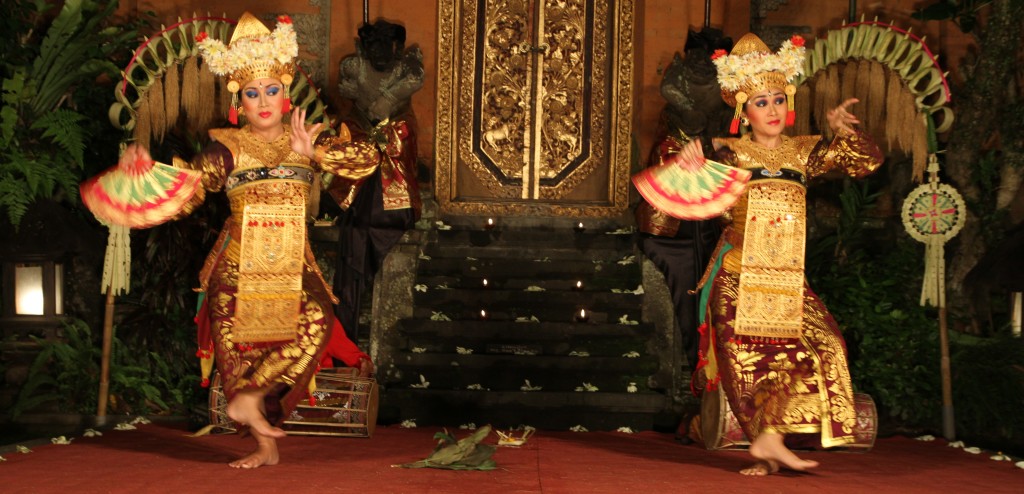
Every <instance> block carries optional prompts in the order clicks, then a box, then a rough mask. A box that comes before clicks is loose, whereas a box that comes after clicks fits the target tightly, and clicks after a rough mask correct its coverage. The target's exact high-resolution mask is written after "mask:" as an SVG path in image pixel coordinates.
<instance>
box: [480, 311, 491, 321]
mask: <svg viewBox="0 0 1024 494" xmlns="http://www.w3.org/2000/svg"><path fill="white" fill-rule="evenodd" d="M490 317H491V316H489V315H488V314H487V311H486V310H483V309H480V320H481V321H486V320H487V319H489V318H490Z"/></svg>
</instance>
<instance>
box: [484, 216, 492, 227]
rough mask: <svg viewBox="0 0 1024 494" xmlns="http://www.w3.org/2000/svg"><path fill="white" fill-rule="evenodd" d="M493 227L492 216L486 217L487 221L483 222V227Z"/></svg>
mask: <svg viewBox="0 0 1024 494" xmlns="http://www.w3.org/2000/svg"><path fill="white" fill-rule="evenodd" d="M493 228H494V218H487V222H486V223H484V229H486V230H491V229H493Z"/></svg>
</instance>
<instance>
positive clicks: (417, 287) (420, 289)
mask: <svg viewBox="0 0 1024 494" xmlns="http://www.w3.org/2000/svg"><path fill="white" fill-rule="evenodd" d="M412 288H413V290H416V291H417V292H420V293H427V285H424V284H423V283H417V284H415V285H413V287H412Z"/></svg>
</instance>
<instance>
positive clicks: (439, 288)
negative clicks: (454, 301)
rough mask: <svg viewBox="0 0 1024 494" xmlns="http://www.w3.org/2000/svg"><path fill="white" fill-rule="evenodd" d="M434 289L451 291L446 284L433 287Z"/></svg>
mask: <svg viewBox="0 0 1024 494" xmlns="http://www.w3.org/2000/svg"><path fill="white" fill-rule="evenodd" d="M434 289H435V290H451V288H448V284H447V283H441V284H440V285H437V286H435V287H434Z"/></svg>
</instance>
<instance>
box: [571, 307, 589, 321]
mask: <svg viewBox="0 0 1024 494" xmlns="http://www.w3.org/2000/svg"><path fill="white" fill-rule="evenodd" d="M574 319H576V322H587V321H588V320H590V314H587V310H586V309H580V312H579V313H578V314H576V317H575V318H574Z"/></svg>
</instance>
